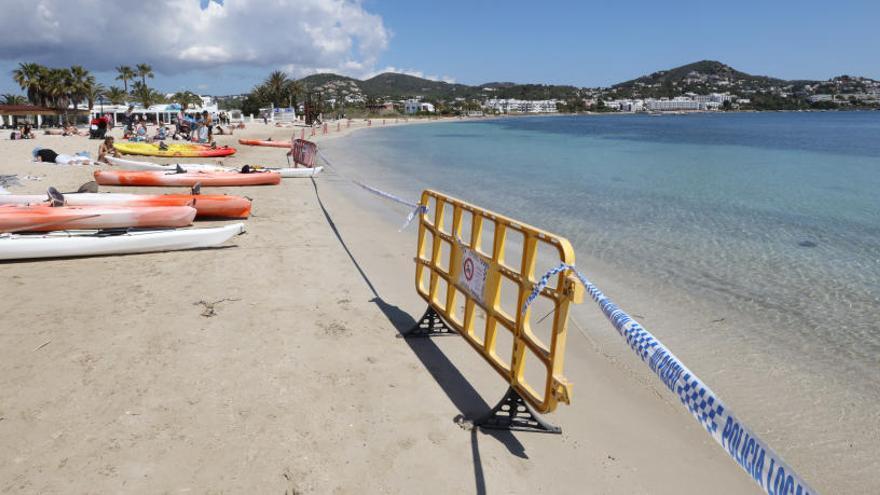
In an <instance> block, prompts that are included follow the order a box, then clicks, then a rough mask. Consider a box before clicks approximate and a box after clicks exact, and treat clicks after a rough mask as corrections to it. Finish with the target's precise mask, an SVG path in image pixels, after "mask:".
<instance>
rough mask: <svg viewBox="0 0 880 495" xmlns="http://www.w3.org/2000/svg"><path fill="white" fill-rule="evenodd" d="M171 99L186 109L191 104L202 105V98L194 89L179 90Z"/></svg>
mask: <svg viewBox="0 0 880 495" xmlns="http://www.w3.org/2000/svg"><path fill="white" fill-rule="evenodd" d="M171 101H173V102H174V103H177V104H178V105H180V107H181V108H182V109H183V110H184V111H186V109H187V108H189V106H190V105H201V104H202V99H201V98H199V96H198V95H197V94H195V93H193V92H192V91H178V92H177V93H174V95H173V96H172V97H171Z"/></svg>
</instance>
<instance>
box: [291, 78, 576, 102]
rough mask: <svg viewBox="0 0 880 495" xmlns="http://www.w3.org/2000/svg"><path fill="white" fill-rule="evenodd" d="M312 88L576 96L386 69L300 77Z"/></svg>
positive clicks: (564, 89) (374, 94)
mask: <svg viewBox="0 0 880 495" xmlns="http://www.w3.org/2000/svg"><path fill="white" fill-rule="evenodd" d="M300 82H301V83H303V85H305V86H307V87H308V88H310V89H311V90H313V91H324V92H337V91H339V90H343V91H345V92H347V93H350V94H351V93H360V94H363V95H365V96H367V97H371V98H376V99H401V98H411V97H416V96H421V97H423V98H427V99H432V100H453V99H455V98H468V99H470V98H482V97H496V98H521V99H529V100H537V99H545V98H558V99H567V98H572V97H576V96H577V95H578V92H579V90H578V88H576V87H574V86H555V85H544V84H517V83H512V82H492V83H486V84H482V85H480V86H469V85H466V84H455V83H447V82H444V81H434V80H431V79H424V78H421V77H416V76H411V75H408V74H399V73H395V72H385V73H383V74H379V75H378V76H374V77H371V78H370V79H366V80H363V81H361V80H358V79H353V78H351V77H346V76H340V75H338V74H314V75H311V76H307V77H304V78H302V79H300Z"/></svg>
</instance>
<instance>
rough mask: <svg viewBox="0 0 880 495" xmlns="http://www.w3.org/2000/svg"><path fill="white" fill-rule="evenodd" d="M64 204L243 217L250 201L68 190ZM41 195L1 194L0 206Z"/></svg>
mask: <svg viewBox="0 0 880 495" xmlns="http://www.w3.org/2000/svg"><path fill="white" fill-rule="evenodd" d="M64 201H65V204H66V205H67V206H130V207H131V206H192V207H193V208H195V209H196V218H205V217H212V218H247V217H248V216H250V213H251V202H250V200H249V199H247V198H243V197H241V196H230V195H226V194H197V195H192V194H122V193H70V194H65V195H64ZM46 202H47V200H46V195H45V194H42V195H41V194H2V195H0V205H4V204H7V205H11V204H16V205H44V204H46Z"/></svg>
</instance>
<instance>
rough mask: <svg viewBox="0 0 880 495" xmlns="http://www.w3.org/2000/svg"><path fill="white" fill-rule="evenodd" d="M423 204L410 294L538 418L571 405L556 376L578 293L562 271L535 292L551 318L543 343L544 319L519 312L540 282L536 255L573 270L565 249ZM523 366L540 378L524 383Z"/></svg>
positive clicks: (433, 196)
mask: <svg viewBox="0 0 880 495" xmlns="http://www.w3.org/2000/svg"><path fill="white" fill-rule="evenodd" d="M421 204H422V205H427V206H428V207H429V208H428V213H423V214H421V215H420V219H419V243H418V254H417V256H416V258H415V261H416V290H417V291H418V293H419V295H421V296H422V298H424V299H425V301H427V302H428V304H429V305H430V308H429V311H430V309H431V308H433V309H434V311H436V313H437V314H438V315H439V316H440V317H442V319H443V320H444V321H445V322H446V323H447V324H448V325H449V326H451V327H452V328H453V329H454V330H455V331H456V332H458V333H459V334H460V335H461V336H462V337H464V338H465V340H467V341H468V343H470V344H471V346H473V348H474V349H476V350H477V351H478V352H479V353H480V355H482V356H483V357H484V358H485V359H486V360H487V361H488V362H489V364H491V365H492V367H493V368H495V370H496V371H497V372H498V373H499V374H501V376H502V377H504V379H505V380H506V381H507V382H508V383H509V384H510V387H511V389H513V390H514V391H516V392H518V393H519V395H520V396H521V397H522V398H523V399H525V400H526V401H527V402H528V403H529V404H530V405H531V406H533V407H534V409H536V410H537V411H538V412H541V413H547V412H551V411H553V410H555V409H556V405H557V404H558V403H559V402H564V403H566V404H568V403H570V399H571V384H570V383H569V382H568V381H567V380H566V379H565V377H564V376H563V375H562V367H563V359H564V356H565V338H566V327H567V323H568V308H569V304H571V303H580V302H582V301H583V288H582V287H581V285H580V284H579V283H577V279H576V278H575V277H574V276H573V275H570V274H568V273H566V272H564V273H560V274H559V275H557V276H556V277H555V278H556V282H555V283H553V282H552V281H551V283H549V284H548V285H547V287H546V288H545V289H544V290H543V291H542V292H541V295H540V296H539V299H541V298H544V299H545V300H546V301H547V302H549V303H550V305H551V306H552V312H551V313H550V314H549V315H548V316H546V317H547V318H549V317H550V316H552V318H553V319H552V326H551V331H550V334H549V336H544V338H543V339H542V338H541V337H539V336H538V335H537V334H536V332H535V326H536V323H537V320H540V319H542V318H541V317H542V316H544V315H535V316H534V317H533V315H532V314H531V312H532V309H528V310H527V311H526V312H525V313H523V312H522V307H523V304H524V303H525V301H526V298H527V297H528V296H529V294H530V293H531V291H532V289H533V288H534V286H535V284H536V283H537V282H538V280H537V279H536V274H535V266H536V261H537V258H538V253H539V252H540V253H542V255H543V254H544V253H545V251H546V252H548V253H549V257H552V258H554V259H552V260H549V261H551V262H552V263H553V266H555V265H557V264H558V263H560V262H563V263H568V264H572V265H573V264H574V250H573V249H572V247H571V244H570V243H569V242H568V240H567V239H565V238H563V237H559V236H556V235H553V234H550V233H548V232H545V231H543V230H540V229H537V228H535V227H531V226H529V225H525V224H523V223H521V222H517V221H516V220H512V219H510V218H507V217H505V216H503V215H499V214H497V213H493V212H491V211H488V210H485V209H483V208H480V207H477V206H474V205H471V204H469V203H465V202H464V201H460V200H458V199H455V198H452V197H449V196H446V195H444V194H441V193H438V192H435V191H431V190H426V191H424V192H423V193H422V200H421ZM512 237H515V238H516V239H511V238H512ZM517 241H519V242H517ZM541 275H543V273H539V274H538V275H537V277H540V276H541ZM505 287H506V288H505ZM514 299H515V308H513V309H511V306H510V303H513V300H514ZM505 300H507V304H506V303H505ZM530 308H531V307H530ZM426 317H427V313H426ZM481 318H483V319H484V321H483V322H480V321H478V320H480V319H481ZM502 332H509V334H507V335H504V334H502ZM509 337H512V338H510V339H508V338H509ZM501 340H504V341H505V342H506V341H507V340H512V345H511V348H510V349H506V348H499V342H500V341H501ZM527 363H528V364H527ZM527 366H535V367H536V368H539V371H543V373H542V374H543V377H544V378H543V380H538V381H537V383H536V382H530V381H529V380H527V379H526V375H527V373H526V370H527ZM530 371H534V370H530ZM528 375H529V376H533V375H534V373H532V372H530V373H528ZM515 412H516V411H512V412H511V414H514V413H515Z"/></svg>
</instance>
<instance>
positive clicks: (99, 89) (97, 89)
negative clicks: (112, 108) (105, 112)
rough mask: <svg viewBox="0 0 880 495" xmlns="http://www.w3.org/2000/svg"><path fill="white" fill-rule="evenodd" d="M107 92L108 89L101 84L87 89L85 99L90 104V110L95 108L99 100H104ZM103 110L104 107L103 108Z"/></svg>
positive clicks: (95, 84)
mask: <svg viewBox="0 0 880 495" xmlns="http://www.w3.org/2000/svg"><path fill="white" fill-rule="evenodd" d="M106 92H107V88H105V87H104V85H103V84H101V83H94V84H92V85H90V86H89V87H88V89H86V92H85V97H86V102H88V104H89V110H92V109H93V108H95V101H97V100H98V99H99V98H103V97H104V95H105V94H106ZM102 108H103V107H102Z"/></svg>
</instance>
